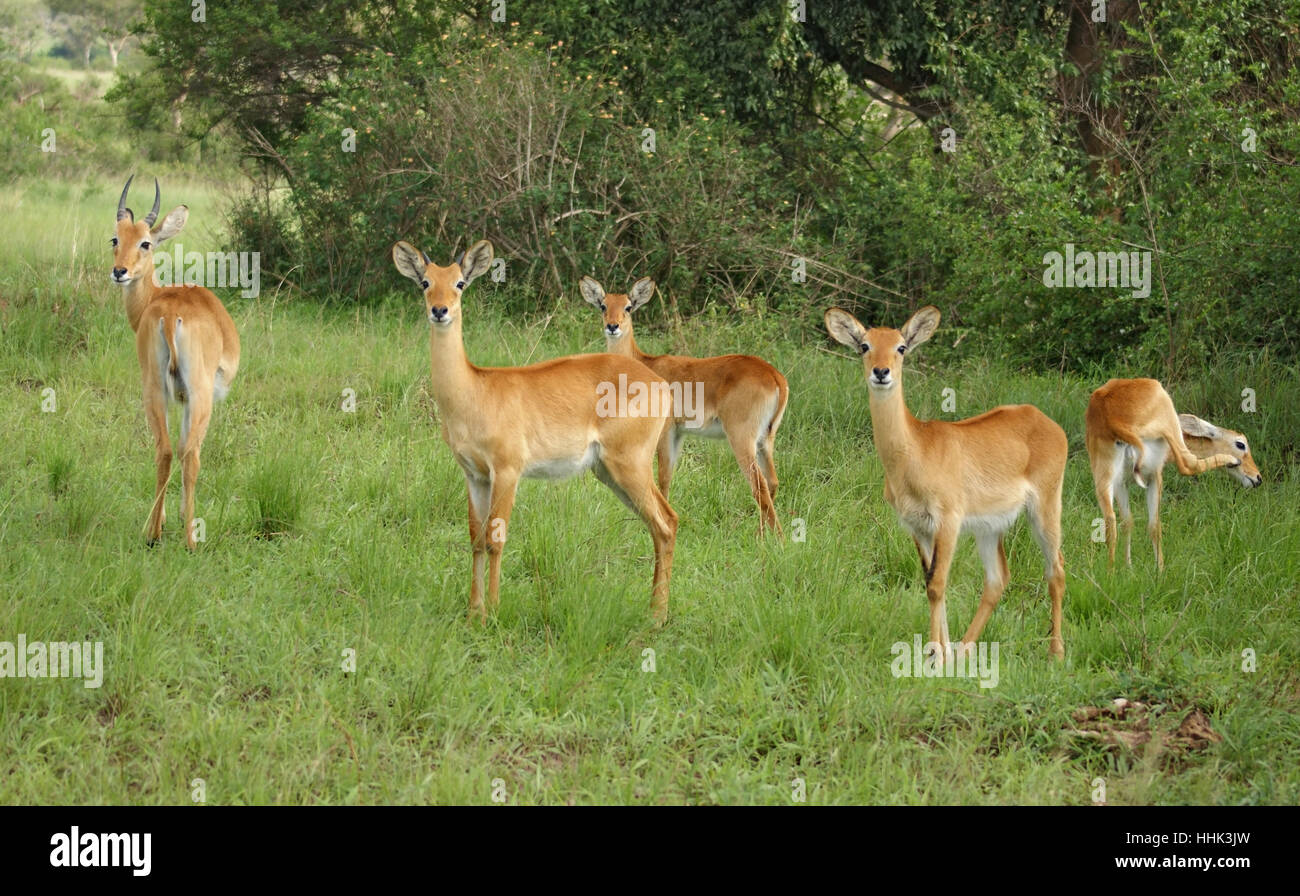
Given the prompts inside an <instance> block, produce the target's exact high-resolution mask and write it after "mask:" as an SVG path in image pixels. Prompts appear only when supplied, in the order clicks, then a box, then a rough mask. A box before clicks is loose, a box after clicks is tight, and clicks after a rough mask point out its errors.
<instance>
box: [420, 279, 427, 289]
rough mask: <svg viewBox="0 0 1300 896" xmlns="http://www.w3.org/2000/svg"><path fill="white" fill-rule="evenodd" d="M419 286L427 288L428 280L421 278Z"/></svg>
mask: <svg viewBox="0 0 1300 896" xmlns="http://www.w3.org/2000/svg"><path fill="white" fill-rule="evenodd" d="M420 286H421V287H422V288H423V289H428V288H429V281H428V280H421V281H420Z"/></svg>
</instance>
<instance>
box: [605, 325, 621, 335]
mask: <svg viewBox="0 0 1300 896" xmlns="http://www.w3.org/2000/svg"><path fill="white" fill-rule="evenodd" d="M605 332H607V333H609V334H610V335H611V336H612V335H613V334H615V333H617V332H618V324H605Z"/></svg>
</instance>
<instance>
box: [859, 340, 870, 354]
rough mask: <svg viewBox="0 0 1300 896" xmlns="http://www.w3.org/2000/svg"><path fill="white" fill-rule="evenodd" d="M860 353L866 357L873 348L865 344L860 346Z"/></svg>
mask: <svg viewBox="0 0 1300 896" xmlns="http://www.w3.org/2000/svg"><path fill="white" fill-rule="evenodd" d="M858 351H860V352H862V354H864V355H865V354H866V353H867V352H869V351H871V346H869V345H867V344H866V343H865V342H864V343H862V344H861V345H859V346H858Z"/></svg>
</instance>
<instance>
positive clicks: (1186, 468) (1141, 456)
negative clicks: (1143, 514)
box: [1084, 379, 1264, 570]
mask: <svg viewBox="0 0 1300 896" xmlns="http://www.w3.org/2000/svg"><path fill="white" fill-rule="evenodd" d="M1084 420H1085V427H1086V431H1087V445H1088V460H1089V461H1090V463H1091V464H1092V481H1093V485H1094V486H1095V488H1096V491H1097V504H1098V505H1099V506H1100V507H1101V514H1102V517H1103V518H1104V519H1105V521H1106V548H1107V553H1108V554H1109V557H1110V560H1109V562H1110V564H1111V565H1114V563H1115V544H1116V542H1117V541H1118V533H1117V532H1116V530H1115V506H1114V505H1115V499H1116V498H1118V499H1119V511H1120V515H1121V517H1122V518H1123V520H1124V560H1125V562H1126V563H1127V564H1129V565H1130V566H1131V565H1132V563H1133V551H1132V543H1133V514H1132V512H1131V511H1130V510H1129V503H1128V480H1129V479H1130V478H1132V480H1133V481H1134V482H1136V483H1137V484H1138V485H1139V486H1141V487H1142V488H1144V489H1146V493H1147V532H1148V534H1150V536H1151V545H1152V547H1153V548H1154V549H1155V554H1156V568H1157V569H1161V570H1163V569H1164V568H1165V556H1164V551H1163V550H1162V549H1161V546H1160V496H1161V493H1162V492H1163V491H1164V467H1165V464H1166V463H1168V462H1169V461H1170V460H1171V459H1172V460H1173V461H1174V464H1175V465H1176V466H1177V467H1178V472H1179V473H1182V474H1183V475H1184V476H1192V475H1197V474H1200V473H1204V472H1206V471H1207V470H1214V469H1219V468H1222V469H1225V470H1227V471H1228V472H1229V473H1231V474H1232V475H1233V476H1234V477H1236V479H1237V480H1238V481H1239V482H1240V483H1241V484H1242V485H1243V486H1245V487H1246V488H1253V487H1254V486H1257V485H1259V484H1260V483H1261V482H1263V481H1264V480H1263V477H1262V476H1261V475H1260V473H1259V467H1257V466H1255V459H1254V458H1252V457H1251V456H1250V448H1249V447H1248V446H1247V444H1246V437H1245V436H1243V435H1242V434H1241V433H1239V432H1234V431H1233V430H1231V429H1220V428H1219V427H1217V426H1215V425H1214V424H1212V423H1207V422H1206V421H1204V420H1202V419H1201V418H1200V417H1196V416H1193V415H1192V414H1179V413H1177V412H1175V410H1174V402H1173V399H1172V398H1170V397H1169V393H1168V392H1166V391H1165V389H1164V387H1163V386H1161V385H1160V383H1159V382H1158V381H1156V380H1152V379H1136V380H1111V381H1110V382H1108V383H1106V385H1104V386H1102V387H1101V388H1100V389H1098V390H1097V391H1095V392H1093V393H1092V398H1091V399H1090V400H1089V401H1088V412H1087V414H1086V416H1085V418H1084Z"/></svg>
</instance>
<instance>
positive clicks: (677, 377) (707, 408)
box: [579, 277, 790, 538]
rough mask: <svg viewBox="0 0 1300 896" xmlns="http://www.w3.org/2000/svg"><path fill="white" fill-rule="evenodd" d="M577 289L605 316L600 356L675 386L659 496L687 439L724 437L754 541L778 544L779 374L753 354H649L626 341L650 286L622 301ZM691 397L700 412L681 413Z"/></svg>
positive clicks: (639, 286) (644, 283)
mask: <svg viewBox="0 0 1300 896" xmlns="http://www.w3.org/2000/svg"><path fill="white" fill-rule="evenodd" d="M579 286H580V289H581V291H582V297H583V298H584V299H586V300H587V302H588V303H590V304H591V305H593V306H595V307H596V308H597V309H599V310H600V311H601V313H602V315H603V319H604V330H603V332H604V334H605V348H606V350H607V351H609V352H612V353H613V354H616V355H622V356H624V357H627V358H634V359H636V360H637V361H640V362H641V363H642V364H645V365H646V366H647V367H649V368H650V369H651V370H653V371H654V372H655V373H657V374H659V375H660V376H661V377H663V378H664V379H666V380H667V381H668V382H669V383H671V384H672V386H673V390H672V391H673V404H674V406H673V422H672V424H671V425H670V426H669V427H668V428H667V429H666V430H665V431H664V439H663V441H662V442H661V443H660V445H659V449H658V451H657V458H658V461H659V490H660V491H661V492H663V493H664V495H665V496H666V495H667V494H668V486H669V485H670V484H671V482H672V478H673V469H674V468H675V467H676V466H677V458H678V456H679V455H680V453H681V446H682V439H683V438H684V437H685V436H688V435H689V436H701V437H704V438H713V439H721V438H725V439H726V440H727V441H728V442H729V443H730V445H731V451H732V453H733V454H735V456H736V462H737V463H739V464H740V472H741V473H742V474H743V475H744V477H745V481H746V482H748V483H749V490H750V492H751V493H752V494H753V495H754V500H755V501H756V502H757V503H758V512H759V527H758V531H759V535H760V536H761V535H762V534H763V533H764V532H765V531H766V530H767V529H772V530H775V532H776V534H777V537H778V538H780V537H783V535H782V532H781V523H780V521H779V520H778V519H777V516H776V508H775V506H774V505H773V503H772V501H773V499H774V498H775V497H776V487H777V478H776V462H775V451H774V448H773V442H774V441H775V439H776V431H777V430H778V429H779V428H780V426H781V417H782V416H783V415H784V414H785V404H786V400H787V399H788V398H789V395H790V388H789V386H788V385H787V384H786V381H785V377H784V376H782V375H781V372H780V371H778V370H777V369H776V368H775V367H773V366H772V365H771V364H769V363H767V362H766V361H764V360H763V359H762V358H755V357H754V356H753V355H720V356H718V357H716V358H686V357H681V356H678V355H647V354H646V353H645V352H643V351H641V349H640V348H638V347H637V344H636V338H635V337H634V336H633V335H632V312H634V311H636V310H637V309H638V308H640V307H641V306H642V305H644V304H645V303H646V302H648V301H650V299H651V297H652V296H654V291H655V283H654V281H653V280H651V279H650V278H649V277H642V278H641V279H640V280H638V281H636V282H635V283H633V284H632V288H631V289H630V290H628V291H627V293H626V294H619V293H609V294H606V292H605V290H604V288H603V287H602V286H601V285H600V284H599V283H598V282H596V280H594V279H593V278H591V277H583V278H582V281H581V283H580V284H579ZM695 384H699V385H698V386H695ZM693 388H696V389H698V390H699V391H698V392H694V391H691V390H692V389H693ZM697 395H698V400H699V403H700V406H699V407H695V408H688V407H686V406H685V405H686V404H687V402H688V401H690V400H691V399H692V398H696V396H697Z"/></svg>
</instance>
